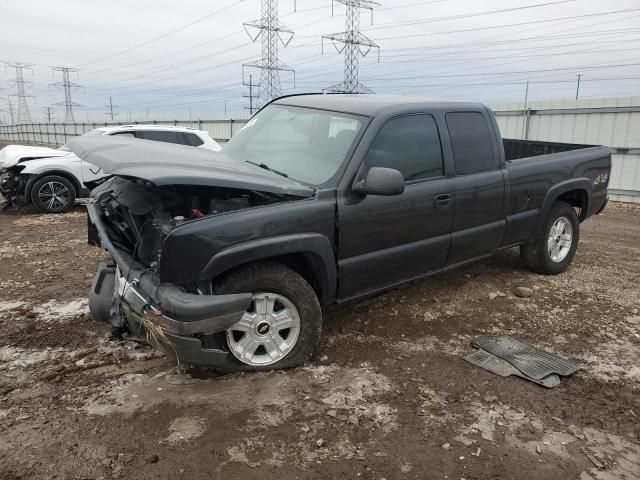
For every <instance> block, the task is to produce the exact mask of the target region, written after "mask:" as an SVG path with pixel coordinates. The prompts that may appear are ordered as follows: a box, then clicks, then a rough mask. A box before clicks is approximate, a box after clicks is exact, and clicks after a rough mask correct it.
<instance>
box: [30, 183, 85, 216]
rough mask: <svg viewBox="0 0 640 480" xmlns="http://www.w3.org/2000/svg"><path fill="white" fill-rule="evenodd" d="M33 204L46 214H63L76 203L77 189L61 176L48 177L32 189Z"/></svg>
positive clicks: (35, 184)
mask: <svg viewBox="0 0 640 480" xmlns="http://www.w3.org/2000/svg"><path fill="white" fill-rule="evenodd" d="M31 202H32V203H33V204H34V205H35V207H36V208H37V209H39V210H41V211H43V212H46V213H62V212H66V211H67V210H69V209H70V208H71V207H73V206H74V205H75V202H76V189H75V187H74V186H73V183H71V182H70V181H69V180H67V179H66V178H64V177H61V176H59V175H47V176H45V177H42V178H40V179H39V180H37V181H36V182H35V183H34V184H33V187H32V188H31Z"/></svg>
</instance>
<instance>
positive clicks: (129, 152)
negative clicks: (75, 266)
mask: <svg viewBox="0 0 640 480" xmlns="http://www.w3.org/2000/svg"><path fill="white" fill-rule="evenodd" d="M69 147H70V148H71V150H72V151H73V152H74V153H76V154H77V155H78V156H79V157H80V158H83V159H85V160H86V161H88V162H90V163H92V164H94V165H98V166H99V167H101V168H102V169H104V171H105V172H107V173H109V174H111V175H112V176H111V177H110V178H109V179H108V180H106V181H104V182H103V183H102V184H100V185H99V186H97V187H95V189H94V190H93V192H92V196H91V201H90V203H89V205H88V214H89V242H90V243H91V244H94V245H97V246H101V247H102V248H104V249H106V250H108V252H109V253H110V255H111V258H112V259H113V261H112V262H111V261H110V262H109V263H110V264H106V263H103V264H101V265H100V267H99V269H98V272H97V274H96V276H95V279H94V282H93V285H92V287H91V292H90V307H91V311H92V313H93V315H94V317H95V318H96V319H97V320H99V321H104V322H107V323H110V324H111V325H112V328H113V329H114V331H115V333H116V334H127V335H132V336H143V337H146V338H147V339H148V341H150V342H151V343H153V344H154V345H156V346H158V347H161V348H164V349H165V350H167V351H169V352H175V354H177V356H178V358H179V359H180V360H181V361H182V362H184V363H187V364H192V365H206V366H212V367H215V368H217V369H220V370H226V371H229V370H238V369H271V368H286V367H293V366H297V365H300V364H302V363H303V362H305V361H306V360H308V359H309V358H310V357H311V355H312V354H313V352H314V350H315V348H316V346H317V344H318V340H319V338H320V331H321V324H322V315H323V311H325V310H326V309H327V308H329V307H331V306H332V305H334V304H339V303H342V302H346V301H349V300H353V299H356V298H362V297H365V296H368V295H371V294H373V293H375V292H379V291H382V290H385V289H389V288H392V287H394V286H396V285H399V284H402V283H404V282H408V281H411V280H415V279H418V278H421V277H425V276H428V275H432V274H434V273H438V272H442V271H445V270H448V269H450V268H453V267H456V266H458V265H461V264H464V263H467V262H471V261H474V260H477V259H480V258H483V257H486V256H488V255H491V254H493V253H494V252H496V251H497V250H500V249H505V248H510V247H514V246H519V247H520V252H521V257H522V260H523V262H524V264H525V265H526V266H527V267H528V268H530V269H532V270H534V271H536V272H539V273H543V274H558V273H561V272H562V271H564V270H565V269H566V268H567V267H568V265H569V264H570V263H571V261H572V259H573V256H574V254H575V252H576V248H577V246H578V238H579V229H580V222H582V221H584V220H586V219H587V218H588V217H589V216H590V215H592V214H595V213H599V212H600V211H602V210H603V209H604V207H605V205H606V202H607V184H608V178H609V171H610V166H611V159H610V153H609V150H608V149H607V148H606V147H599V146H588V145H570V144H557V143H546V142H534V141H522V140H502V139H501V137H500V132H499V130H498V126H497V123H496V120H495V118H494V115H493V113H492V112H491V111H490V110H489V109H488V108H487V107H485V106H484V105H481V104H478V103H468V102H452V101H443V100H431V99H424V98H409V97H393V96H381V95H354V96H348V95H347V96H345V95H300V96H289V97H283V98H279V99H277V100H275V101H273V102H272V103H270V104H269V105H267V106H266V107H264V108H263V109H262V110H261V111H260V112H258V113H257V114H256V115H255V116H254V117H253V118H252V119H251V120H250V121H249V122H248V123H247V124H246V125H245V127H244V128H243V129H242V130H241V131H240V132H239V133H238V134H237V135H236V136H235V137H234V138H233V139H232V140H231V141H230V142H229V143H228V144H227V145H226V146H225V147H224V149H223V151H222V153H216V152H208V151H196V150H195V149H191V148H188V147H181V146H174V145H165V144H160V143H154V142H148V141H144V140H132V139H122V138H103V137H87V138H79V139H77V140H74V141H72V142H70V144H69Z"/></svg>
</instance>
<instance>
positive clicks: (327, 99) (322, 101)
mask: <svg viewBox="0 0 640 480" xmlns="http://www.w3.org/2000/svg"><path fill="white" fill-rule="evenodd" d="M273 103H275V104H277V105H289V106H295V107H307V108H317V109H321V110H330V111H334V112H342V113H351V114H354V115H363V116H366V117H373V116H375V115H377V114H379V113H382V112H383V111H385V110H391V109H395V108H397V107H402V106H410V105H415V106H420V107H431V108H434V107H435V108H448V107H450V108H453V107H455V108H460V107H461V106H468V107H469V108H473V109H477V108H486V107H484V106H483V105H481V104H479V103H475V102H465V101H459V100H451V99H446V98H436V97H409V96H404V95H377V94H353V95H351V94H302V95H291V96H287V97H280V98H278V99H276V100H274V102H273Z"/></svg>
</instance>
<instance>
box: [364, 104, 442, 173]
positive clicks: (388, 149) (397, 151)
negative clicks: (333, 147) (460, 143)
mask: <svg viewBox="0 0 640 480" xmlns="http://www.w3.org/2000/svg"><path fill="white" fill-rule="evenodd" d="M366 162H367V168H371V167H386V168H394V169H396V170H399V171H400V173H402V175H403V176H404V179H405V181H406V182H411V181H414V180H422V179H426V178H433V177H440V176H442V175H443V174H444V170H443V166H442V149H441V146H440V136H439V134H438V127H437V125H436V121H435V120H434V118H433V117H432V116H431V115H408V116H404V117H397V118H392V119H391V120H389V121H388V122H387V123H385V124H384V125H383V126H382V128H381V129H380V131H379V132H378V134H377V135H376V138H375V139H374V140H373V143H372V144H371V147H370V148H369V152H368V153H367V160H366Z"/></svg>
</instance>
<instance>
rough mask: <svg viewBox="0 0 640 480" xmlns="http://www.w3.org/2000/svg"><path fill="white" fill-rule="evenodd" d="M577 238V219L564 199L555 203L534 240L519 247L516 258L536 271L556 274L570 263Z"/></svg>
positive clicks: (578, 226) (576, 246)
mask: <svg viewBox="0 0 640 480" xmlns="http://www.w3.org/2000/svg"><path fill="white" fill-rule="evenodd" d="M579 240H580V222H579V221H578V215H577V214H576V211H575V209H574V208H573V207H572V206H571V205H569V204H567V203H565V202H556V203H554V204H553V206H552V207H551V211H550V212H549V215H548V216H547V218H546V220H545V222H544V225H543V228H542V232H541V233H540V235H539V236H538V237H537V238H536V240H535V241H534V242H533V243H531V244H527V245H522V246H520V257H521V258H522V260H523V262H524V263H525V265H526V266H527V267H528V268H529V269H530V270H533V271H534V272H536V273H543V274H546V275H557V274H559V273H562V272H564V271H565V270H566V269H567V268H568V267H569V265H570V264H571V261H572V260H573V257H574V255H575V254H576V250H577V249H578V241H579Z"/></svg>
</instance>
